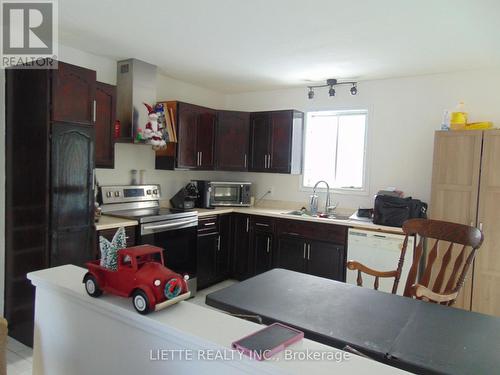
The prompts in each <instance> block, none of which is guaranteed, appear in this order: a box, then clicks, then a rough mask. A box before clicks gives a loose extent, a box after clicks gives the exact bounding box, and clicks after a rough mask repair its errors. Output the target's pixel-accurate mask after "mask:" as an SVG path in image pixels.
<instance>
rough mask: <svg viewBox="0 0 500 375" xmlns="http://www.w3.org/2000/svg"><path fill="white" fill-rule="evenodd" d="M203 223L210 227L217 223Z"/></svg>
mask: <svg viewBox="0 0 500 375" xmlns="http://www.w3.org/2000/svg"><path fill="white" fill-rule="evenodd" d="M203 225H204V226H206V227H208V226H210V225H215V223H205V224H203Z"/></svg>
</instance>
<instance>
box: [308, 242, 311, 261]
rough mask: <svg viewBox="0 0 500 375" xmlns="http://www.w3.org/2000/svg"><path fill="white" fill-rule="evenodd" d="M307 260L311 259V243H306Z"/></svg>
mask: <svg viewBox="0 0 500 375" xmlns="http://www.w3.org/2000/svg"><path fill="white" fill-rule="evenodd" d="M307 260H311V244H308V245H307Z"/></svg>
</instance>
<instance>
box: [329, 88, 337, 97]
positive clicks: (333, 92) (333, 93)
mask: <svg viewBox="0 0 500 375" xmlns="http://www.w3.org/2000/svg"><path fill="white" fill-rule="evenodd" d="M328 95H330V96H335V89H334V88H333V86H330V90H328Z"/></svg>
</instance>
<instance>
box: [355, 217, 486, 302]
mask: <svg viewBox="0 0 500 375" xmlns="http://www.w3.org/2000/svg"><path fill="white" fill-rule="evenodd" d="M403 232H404V233H405V235H406V237H405V240H404V242H403V247H402V249H401V256H400V258H399V262H398V266H397V269H396V270H394V271H385V272H381V271H377V270H373V269H371V268H369V267H367V266H365V265H363V264H361V263H358V262H355V261H349V262H347V268H348V269H350V270H357V271H358V277H357V284H358V286H362V285H363V278H362V273H365V274H368V275H371V276H373V277H375V282H374V288H375V289H378V287H379V279H380V278H381V277H382V278H385V277H394V284H393V287H392V293H393V294H396V291H397V289H398V285H399V278H400V277H401V270H402V269H403V263H404V258H405V255H406V251H407V246H408V237H409V236H413V235H417V240H418V244H417V246H416V247H415V251H414V253H413V263H412V265H411V267H410V270H409V273H408V278H407V279H406V285H405V289H404V293H403V295H404V296H406V297H410V298H417V299H421V300H425V301H429V302H434V303H440V304H444V305H448V306H451V305H453V303H454V302H455V300H456V298H457V296H458V293H459V292H460V289H461V288H462V286H463V284H464V281H465V277H466V276H467V272H468V271H469V268H470V266H471V264H472V261H473V260H474V257H475V255H476V251H477V249H479V247H480V246H481V243H482V242H483V234H482V232H481V231H480V230H479V229H477V228H475V227H470V226H468V225H462V224H455V223H449V222H445V221H438V220H427V219H410V220H407V221H406V222H405V223H404V224H403ZM426 239H428V240H429V245H430V242H431V241H430V240H431V239H433V240H434V244H433V246H432V248H431V250H430V251H429V253H428V256H427V262H426V263H427V264H426V265H425V269H424V271H423V273H422V275H421V278H420V280H418V283H417V275H418V271H419V268H420V263H421V262H423V261H425V259H424V258H425V257H423V254H424V242H425V240H426ZM443 245H445V246H443ZM442 250H444V253H443V251H442ZM438 255H440V256H439V258H440V261H439V262H436V259H437V258H438ZM439 263H440V264H441V266H440V267H439ZM449 266H450V267H449ZM445 280H447V281H446V282H445ZM431 284H432V286H431Z"/></svg>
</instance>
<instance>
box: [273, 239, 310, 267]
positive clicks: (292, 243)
mask: <svg viewBox="0 0 500 375" xmlns="http://www.w3.org/2000/svg"><path fill="white" fill-rule="evenodd" d="M306 252H307V244H306V241H305V240H304V239H303V238H301V237H295V236H291V235H286V234H285V235H282V236H280V237H279V239H278V246H277V256H276V266H277V267H279V268H285V269H287V270H290V271H297V272H304V270H305V269H306V264H305V263H306Z"/></svg>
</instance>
